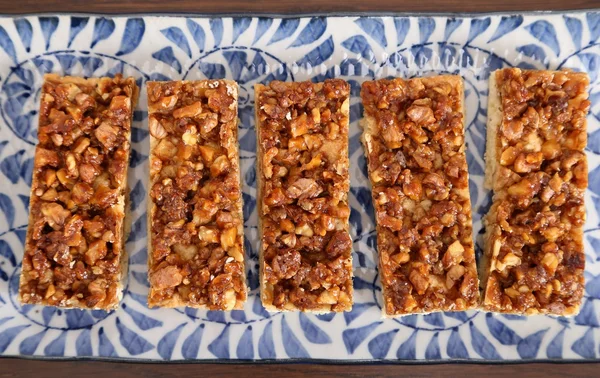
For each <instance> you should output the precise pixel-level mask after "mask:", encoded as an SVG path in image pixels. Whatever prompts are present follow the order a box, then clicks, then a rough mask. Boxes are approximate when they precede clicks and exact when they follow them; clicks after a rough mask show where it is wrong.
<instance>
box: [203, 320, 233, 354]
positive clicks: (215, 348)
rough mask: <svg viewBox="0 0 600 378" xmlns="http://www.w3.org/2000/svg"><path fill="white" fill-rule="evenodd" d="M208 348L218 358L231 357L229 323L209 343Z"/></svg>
mask: <svg viewBox="0 0 600 378" xmlns="http://www.w3.org/2000/svg"><path fill="white" fill-rule="evenodd" d="M208 350H209V351H210V352H211V353H212V354H214V355H215V357H217V358H229V325H226V326H225V328H224V329H223V331H222V332H221V333H220V334H219V336H217V338H216V339H214V340H213V341H212V342H211V343H210V344H208Z"/></svg>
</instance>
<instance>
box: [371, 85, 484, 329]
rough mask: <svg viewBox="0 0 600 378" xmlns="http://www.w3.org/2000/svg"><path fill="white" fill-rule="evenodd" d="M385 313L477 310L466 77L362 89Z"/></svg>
mask: <svg viewBox="0 0 600 378" xmlns="http://www.w3.org/2000/svg"><path fill="white" fill-rule="evenodd" d="M361 97H362V101H363V105H364V109H365V110H364V119H363V121H362V126H363V128H364V133H363V143H364V146H365V150H366V155H367V162H368V163H367V164H368V171H369V178H370V181H371V185H372V195H373V204H374V207H375V216H376V222H377V248H378V252H379V269H380V273H381V284H382V287H383V300H384V306H383V315H384V316H385V317H394V316H401V315H405V314H412V313H429V312H434V311H463V310H467V309H471V308H474V307H476V306H477V303H478V298H479V288H478V285H479V281H478V277H477V268H476V263H475V253H474V249H473V238H472V222H471V201H470V197H469V177H468V171H467V161H466V157H465V127H464V113H463V98H464V94H463V82H462V79H461V78H460V77H459V76H434V77H427V78H415V79H411V80H403V79H399V78H395V79H390V80H387V79H382V80H376V81H368V82H365V83H363V85H362V91H361Z"/></svg>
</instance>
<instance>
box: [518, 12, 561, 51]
mask: <svg viewBox="0 0 600 378" xmlns="http://www.w3.org/2000/svg"><path fill="white" fill-rule="evenodd" d="M525 29H526V30H527V31H529V33H531V35H532V36H534V37H535V38H536V39H537V40H538V41H540V42H542V43H543V44H545V45H546V46H548V47H550V48H551V49H552V51H554V53H555V54H556V55H557V56H558V55H559V54H560V47H559V45H558V39H557V38H556V30H555V29H554V26H552V24H551V23H549V22H548V21H544V20H540V21H536V22H534V23H532V24H531V25H528V26H526V27H525Z"/></svg>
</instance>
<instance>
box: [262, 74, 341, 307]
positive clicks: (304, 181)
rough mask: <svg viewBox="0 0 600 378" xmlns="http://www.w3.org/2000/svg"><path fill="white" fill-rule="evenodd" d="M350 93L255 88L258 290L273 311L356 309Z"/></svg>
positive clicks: (329, 83) (331, 83) (279, 85)
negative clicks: (350, 200)
mask: <svg viewBox="0 0 600 378" xmlns="http://www.w3.org/2000/svg"><path fill="white" fill-rule="evenodd" d="M349 95H350V86H349V85H348V83H346V82H344V81H343V80H339V79H336V80H326V81H325V82H324V83H316V84H315V83H311V82H301V83H284V82H281V81H273V82H271V83H270V84H269V86H263V85H260V84H259V85H256V86H255V98H256V108H255V111H256V132H257V139H258V156H257V173H258V174H257V178H258V211H259V231H260V235H261V246H260V269H261V272H260V284H261V299H262V303H263V306H264V307H265V308H266V309H267V310H268V311H294V310H300V311H307V312H315V313H325V312H330V311H335V312H339V311H349V310H351V308H352V292H353V288H352V240H351V239H350V235H349V233H348V228H349V226H348V217H349V215H350V208H349V206H348V191H349V188H350V181H349V174H348V166H349V160H348V127H349Z"/></svg>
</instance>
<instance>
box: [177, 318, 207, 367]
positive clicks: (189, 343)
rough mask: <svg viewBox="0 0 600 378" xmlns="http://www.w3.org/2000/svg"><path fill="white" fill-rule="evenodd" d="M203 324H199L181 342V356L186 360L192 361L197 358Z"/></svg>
mask: <svg viewBox="0 0 600 378" xmlns="http://www.w3.org/2000/svg"><path fill="white" fill-rule="evenodd" d="M204 327H205V326H204V324H200V325H199V326H198V327H197V328H196V330H195V331H194V332H192V334H190V335H189V336H188V337H187V338H186V339H185V341H184V342H183V347H182V348H181V354H182V355H183V357H184V358H186V359H194V358H197V357H198V351H199V350H200V343H201V342H202V335H203V334H204Z"/></svg>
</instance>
